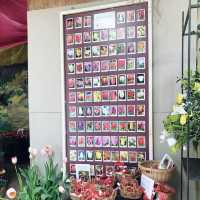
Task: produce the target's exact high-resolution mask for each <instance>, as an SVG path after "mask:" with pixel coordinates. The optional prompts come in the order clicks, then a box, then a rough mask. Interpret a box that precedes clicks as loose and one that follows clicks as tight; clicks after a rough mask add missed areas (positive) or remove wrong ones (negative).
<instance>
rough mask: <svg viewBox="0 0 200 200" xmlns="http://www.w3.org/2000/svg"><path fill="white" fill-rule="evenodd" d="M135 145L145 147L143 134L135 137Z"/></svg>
mask: <svg viewBox="0 0 200 200" xmlns="http://www.w3.org/2000/svg"><path fill="white" fill-rule="evenodd" d="M137 147H138V148H145V147H146V140H145V136H138V137H137Z"/></svg>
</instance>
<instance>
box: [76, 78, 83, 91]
mask: <svg viewBox="0 0 200 200" xmlns="http://www.w3.org/2000/svg"><path fill="white" fill-rule="evenodd" d="M76 87H77V89H79V88H84V78H77V79H76Z"/></svg>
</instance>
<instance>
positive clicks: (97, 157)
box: [95, 150, 102, 161]
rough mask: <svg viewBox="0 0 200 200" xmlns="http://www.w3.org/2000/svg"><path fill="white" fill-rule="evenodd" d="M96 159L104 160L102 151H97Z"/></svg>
mask: <svg viewBox="0 0 200 200" xmlns="http://www.w3.org/2000/svg"><path fill="white" fill-rule="evenodd" d="M95 161H102V151H99V150H96V151H95Z"/></svg>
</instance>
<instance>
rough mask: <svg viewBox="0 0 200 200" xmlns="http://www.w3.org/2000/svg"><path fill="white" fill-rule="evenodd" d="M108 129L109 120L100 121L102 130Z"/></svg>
mask: <svg viewBox="0 0 200 200" xmlns="http://www.w3.org/2000/svg"><path fill="white" fill-rule="evenodd" d="M109 131H110V122H109V121H102V132H109Z"/></svg>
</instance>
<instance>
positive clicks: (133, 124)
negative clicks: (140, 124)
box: [128, 121, 137, 132]
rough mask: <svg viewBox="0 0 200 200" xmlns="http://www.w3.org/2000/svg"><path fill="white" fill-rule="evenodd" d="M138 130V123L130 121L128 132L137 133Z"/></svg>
mask: <svg viewBox="0 0 200 200" xmlns="http://www.w3.org/2000/svg"><path fill="white" fill-rule="evenodd" d="M136 130H137V123H136V122H135V121H128V131H129V132H135V131H136Z"/></svg>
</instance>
